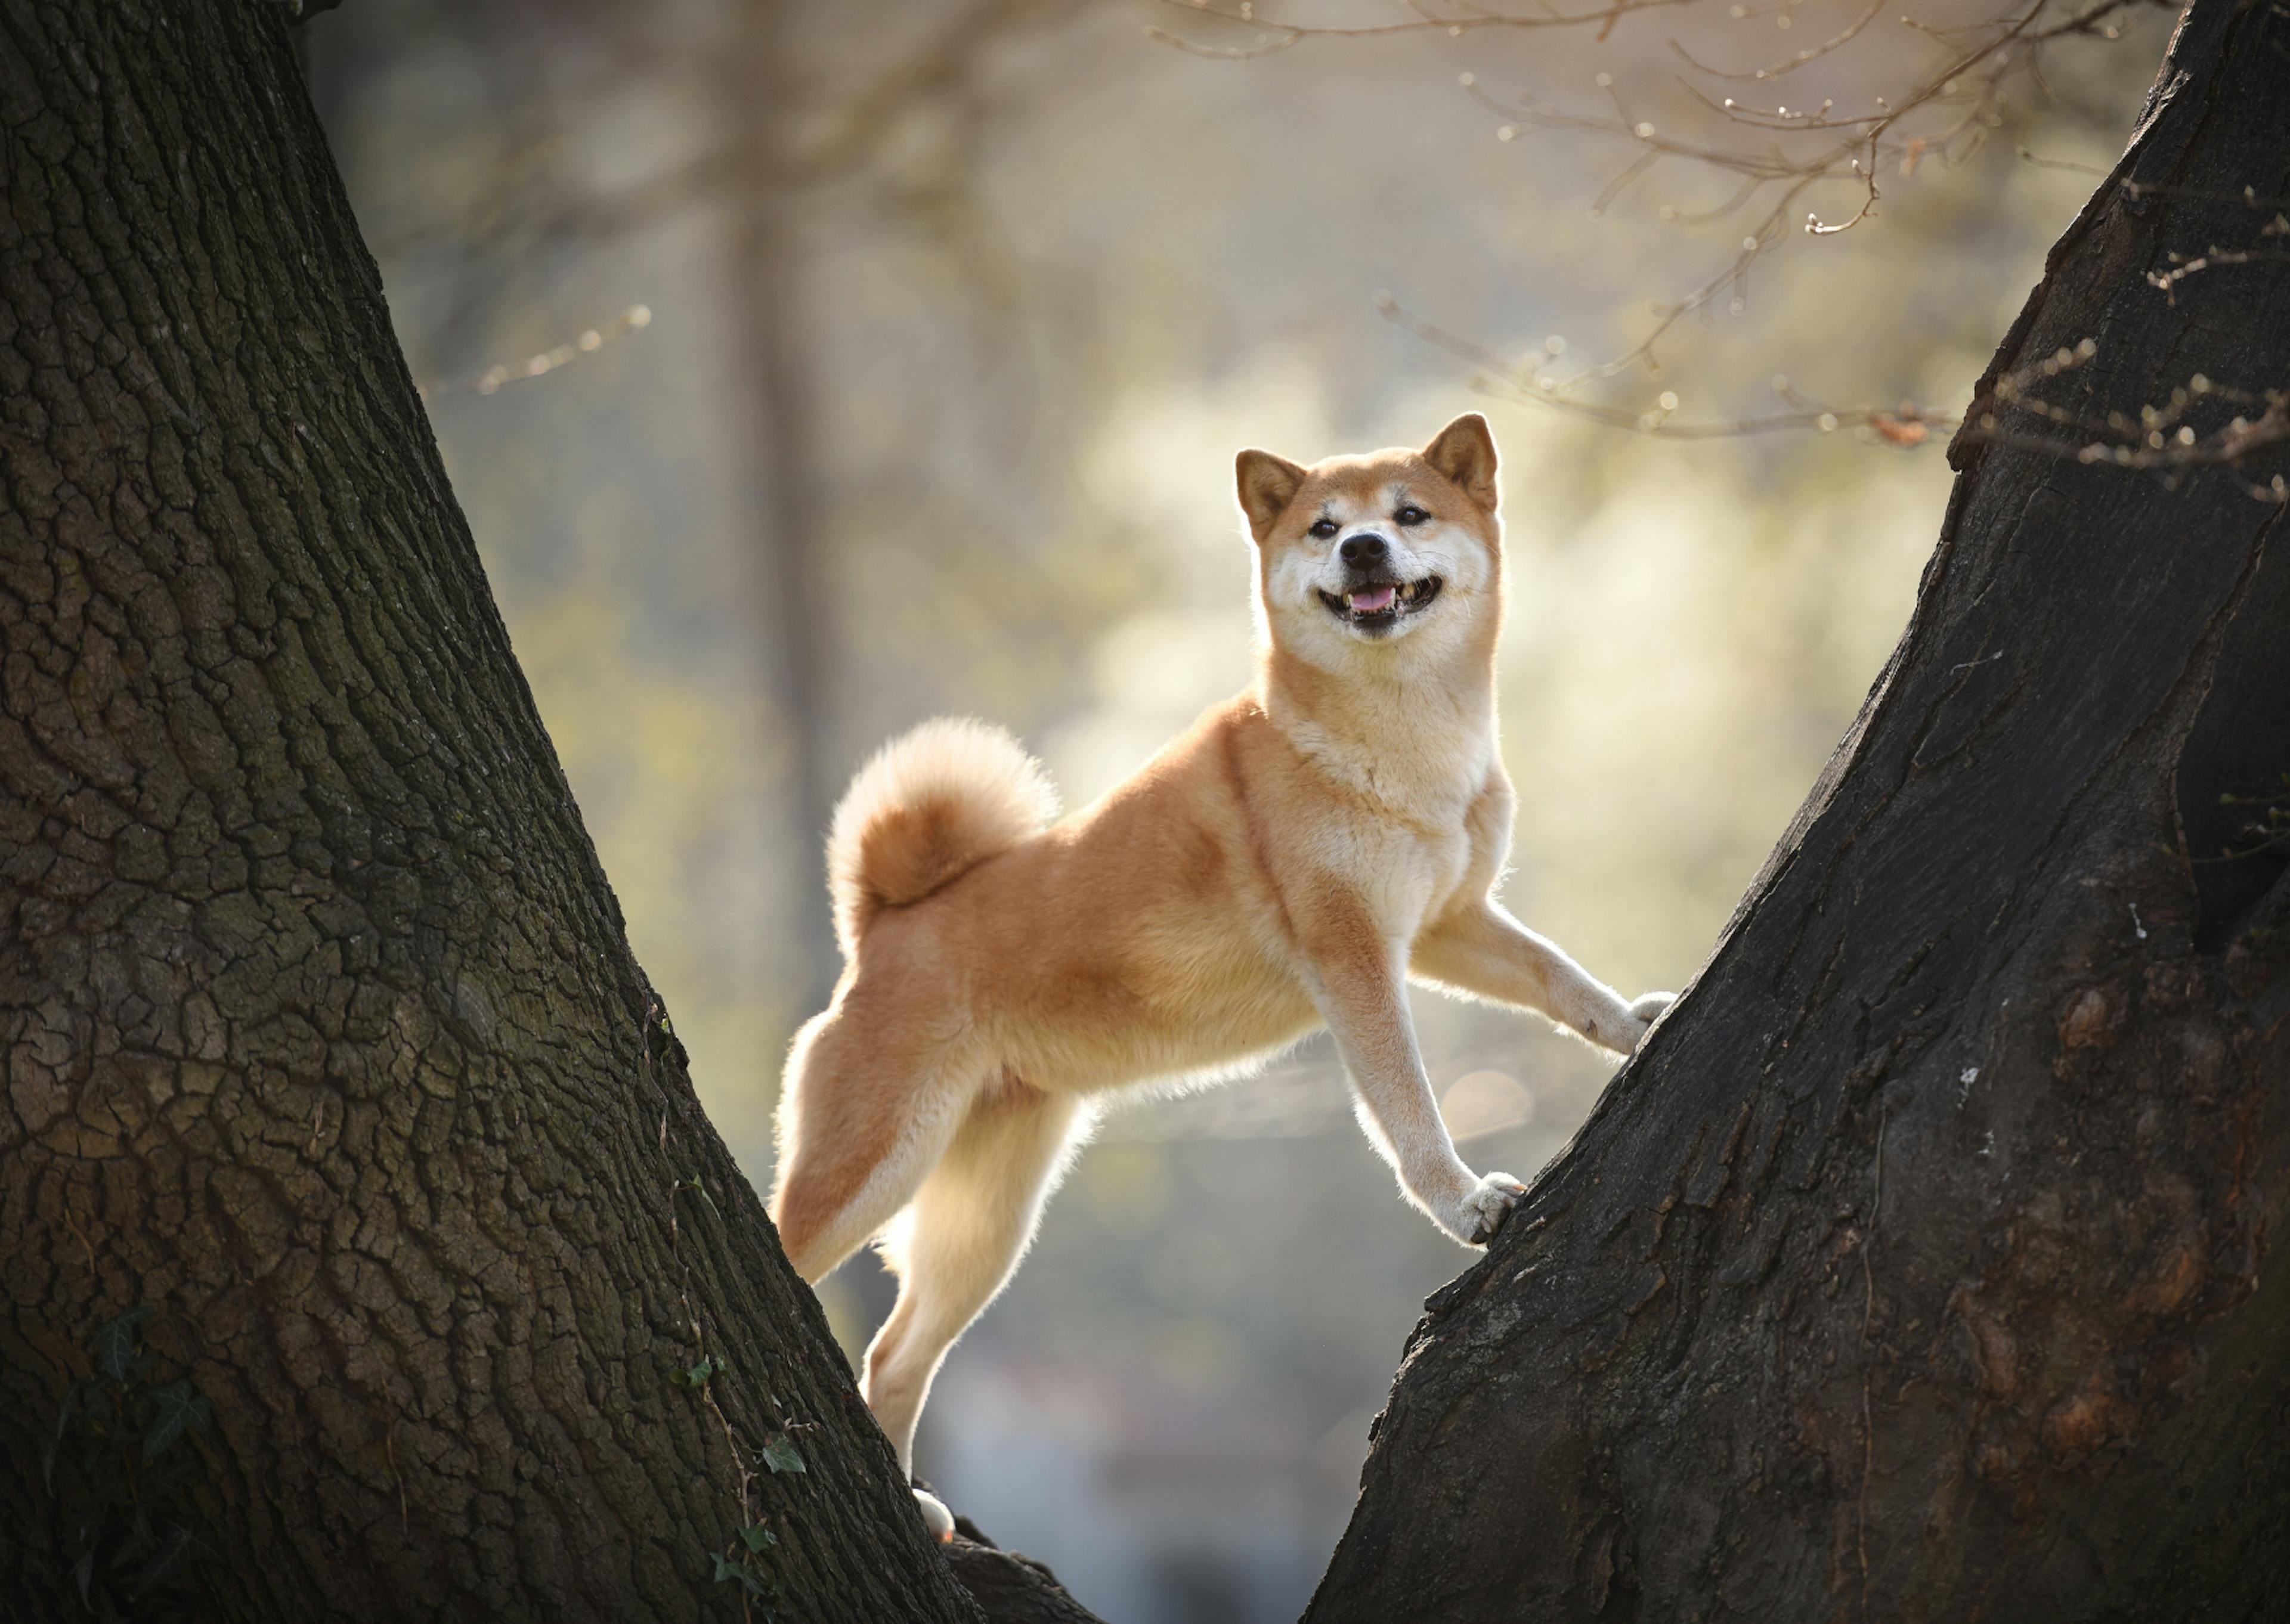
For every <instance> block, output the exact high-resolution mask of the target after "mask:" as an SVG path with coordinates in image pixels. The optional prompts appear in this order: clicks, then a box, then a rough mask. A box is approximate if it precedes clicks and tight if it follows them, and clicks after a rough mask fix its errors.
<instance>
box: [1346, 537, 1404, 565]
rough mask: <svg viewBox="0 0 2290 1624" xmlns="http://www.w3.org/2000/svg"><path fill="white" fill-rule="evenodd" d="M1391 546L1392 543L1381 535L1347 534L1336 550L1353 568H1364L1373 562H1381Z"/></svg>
mask: <svg viewBox="0 0 2290 1624" xmlns="http://www.w3.org/2000/svg"><path fill="white" fill-rule="evenodd" d="M1390 548H1391V543H1389V541H1386V540H1384V539H1383V538H1382V537H1381V536H1347V537H1345V538H1344V544H1343V545H1342V546H1341V547H1340V548H1337V549H1336V551H1337V553H1338V554H1339V555H1340V556H1341V557H1342V558H1343V561H1344V562H1345V563H1346V564H1349V565H1351V566H1352V568H1354V569H1355V570H1364V569H1365V568H1367V566H1368V565H1370V564H1381V563H1382V562H1383V556H1384V554H1385V553H1387V552H1389V550H1390Z"/></svg>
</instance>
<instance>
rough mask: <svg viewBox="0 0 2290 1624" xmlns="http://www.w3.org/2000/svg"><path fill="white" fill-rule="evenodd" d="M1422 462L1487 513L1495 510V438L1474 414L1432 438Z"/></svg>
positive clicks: (1484, 422) (1485, 424)
mask: <svg viewBox="0 0 2290 1624" xmlns="http://www.w3.org/2000/svg"><path fill="white" fill-rule="evenodd" d="M1423 460H1424V461H1426V462H1428V463H1429V464H1430V465H1431V466H1432V467H1433V468H1437V469H1438V470H1439V472H1440V473H1442V474H1444V475H1445V476H1447V477H1448V478H1449V479H1451V480H1453V482H1454V483H1455V484H1457V485H1458V486H1460V487H1461V489H1462V492H1463V494H1464V495H1466V496H1468V497H1469V498H1470V499H1471V500H1473V501H1475V502H1477V503H1478V505H1479V506H1480V507H1482V508H1485V509H1486V510H1487V511H1488V512H1489V513H1493V511H1494V510H1495V437H1494V436H1493V435H1492V434H1490V433H1489V432H1487V420H1486V419H1485V418H1483V417H1481V416H1480V415H1479V414H1478V413H1477V412H1465V413H1463V415H1462V416H1461V417H1459V418H1457V419H1456V420H1454V421H1453V422H1452V423H1450V424H1448V425H1447V426H1446V427H1445V428H1442V429H1441V430H1440V431H1439V432H1438V433H1437V434H1436V435H1434V436H1432V437H1431V444H1429V445H1427V446H1425V447H1424V448H1423Z"/></svg>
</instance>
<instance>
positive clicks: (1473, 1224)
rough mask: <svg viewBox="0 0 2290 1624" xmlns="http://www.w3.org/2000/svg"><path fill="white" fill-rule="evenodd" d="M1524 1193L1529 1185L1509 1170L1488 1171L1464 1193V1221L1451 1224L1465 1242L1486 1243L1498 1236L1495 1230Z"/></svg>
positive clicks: (1474, 1244)
mask: <svg viewBox="0 0 2290 1624" xmlns="http://www.w3.org/2000/svg"><path fill="white" fill-rule="evenodd" d="M1525 1195H1526V1186H1525V1185H1524V1184H1521V1183H1520V1182H1519V1181H1518V1180H1516V1179H1514V1178H1512V1177H1511V1176H1510V1175H1509V1173H1501V1172H1494V1173H1487V1174H1485V1176H1483V1177H1482V1178H1481V1179H1480V1180H1479V1182H1478V1187H1477V1188H1476V1189H1474V1190H1472V1192H1471V1193H1470V1194H1469V1195H1468V1196H1464V1197H1463V1205H1462V1213H1461V1221H1459V1222H1457V1223H1456V1224H1454V1225H1453V1226H1452V1227H1453V1229H1454V1232H1455V1233H1456V1234H1457V1235H1459V1236H1465V1237H1467V1238H1466V1242H1465V1244H1468V1245H1472V1246H1484V1245H1485V1244H1487V1243H1488V1242H1489V1241H1491V1240H1493V1239H1494V1238H1495V1231H1496V1230H1498V1229H1500V1228H1502V1227H1503V1221H1504V1220H1506V1219H1508V1218H1509V1216H1510V1213H1511V1209H1512V1208H1513V1207H1515V1206H1517V1204H1519V1202H1520V1201H1521V1200H1522V1199H1524V1198H1525Z"/></svg>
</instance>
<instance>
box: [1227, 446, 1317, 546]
mask: <svg viewBox="0 0 2290 1624" xmlns="http://www.w3.org/2000/svg"><path fill="white" fill-rule="evenodd" d="M1233 473H1234V475H1235V476H1237V479H1238V481H1239V484H1240V510H1241V512H1243V513H1245V514H1246V515H1247V516H1248V532H1249V534H1251V535H1253V536H1254V537H1255V538H1256V539H1257V540H1259V541H1262V540H1264V538H1265V537H1267V536H1269V535H1270V534H1271V533H1272V527H1273V525H1275V524H1278V523H1279V522H1280V516H1281V515H1282V514H1284V513H1285V512H1286V511H1287V510H1288V504H1289V503H1290V502H1292V501H1294V500H1296V492H1297V489H1298V487H1299V486H1301V485H1302V484H1303V483H1304V470H1303V469H1302V468H1300V467H1298V466H1297V465H1296V464H1295V463H1293V462H1291V461H1289V460H1288V459H1287V458H1285V457H1276V456H1274V455H1273V454H1272V453H1271V452H1268V451H1245V452H1241V453H1240V455H1239V456H1237V457H1236V458H1234V459H1233Z"/></svg>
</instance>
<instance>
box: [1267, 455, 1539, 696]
mask: <svg viewBox="0 0 2290 1624" xmlns="http://www.w3.org/2000/svg"><path fill="white" fill-rule="evenodd" d="M1237 472H1238V475H1239V480H1240V507H1241V511H1242V512H1243V513H1244V514H1245V515H1246V516H1247V518H1248V528H1249V533H1250V534H1251V535H1253V537H1255V539H1256V547H1257V553H1258V571H1257V580H1258V583H1259V589H1260V591H1261V594H1262V596H1263V603H1264V615H1265V620H1266V623H1267V629H1268V631H1269V634H1270V636H1271V638H1272V642H1273V644H1274V646H1275V647H1276V648H1278V649H1281V650H1285V651H1286V652H1290V653H1293V654H1294V655H1296V656H1298V657H1299V658H1301V659H1303V660H1309V662H1310V663H1311V664H1313V665H1315V666H1318V667H1321V668H1328V669H1334V668H1338V667H1339V666H1341V664H1342V663H1343V662H1345V661H1347V660H1351V659H1355V658H1357V653H1358V651H1359V649H1360V648H1361V647H1362V646H1363V645H1366V644H1387V645H1389V644H1405V646H1407V647H1408V648H1410V649H1411V650H1416V651H1421V652H1424V653H1431V652H1441V651H1448V652H1453V651H1459V650H1461V649H1464V648H1467V647H1472V646H1476V645H1477V644H1480V643H1483V642H1487V641H1490V640H1491V636H1492V632H1493V627H1494V624H1495V621H1496V618H1497V616H1498V615H1499V614H1500V613H1501V606H1500V597H1499V588H1500V575H1501V539H1502V530H1501V524H1499V523H1498V522H1497V520H1496V517H1495V443H1494V439H1493V436H1491V435H1490V434H1489V433H1488V432H1487V421H1486V420H1485V418H1483V417H1481V416H1479V414H1478V413H1477V412H1469V413H1466V414H1465V415H1464V416H1462V417H1459V418H1457V419H1456V420H1454V421H1453V422H1452V423H1450V424H1448V425H1447V426H1446V427H1445V428H1443V429H1441V430H1440V431H1439V432H1438V434H1437V436H1435V437H1434V438H1433V439H1432V441H1431V443H1430V444H1429V445H1427V446H1425V447H1424V448H1423V449H1422V450H1421V451H1420V452H1413V451H1381V452H1369V453H1367V454H1366V455H1365V456H1357V457H1331V458H1329V459H1328V460H1326V461H1325V462H1317V463H1314V464H1313V465H1312V466H1311V467H1310V468H1304V467H1301V466H1300V465H1298V464H1296V463H1293V462H1291V461H1289V460H1286V459H1285V458H1284V457H1276V456H1274V455H1273V454H1272V453H1271V452H1261V451H1245V452H1241V453H1240V456H1239V458H1238V460H1237Z"/></svg>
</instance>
